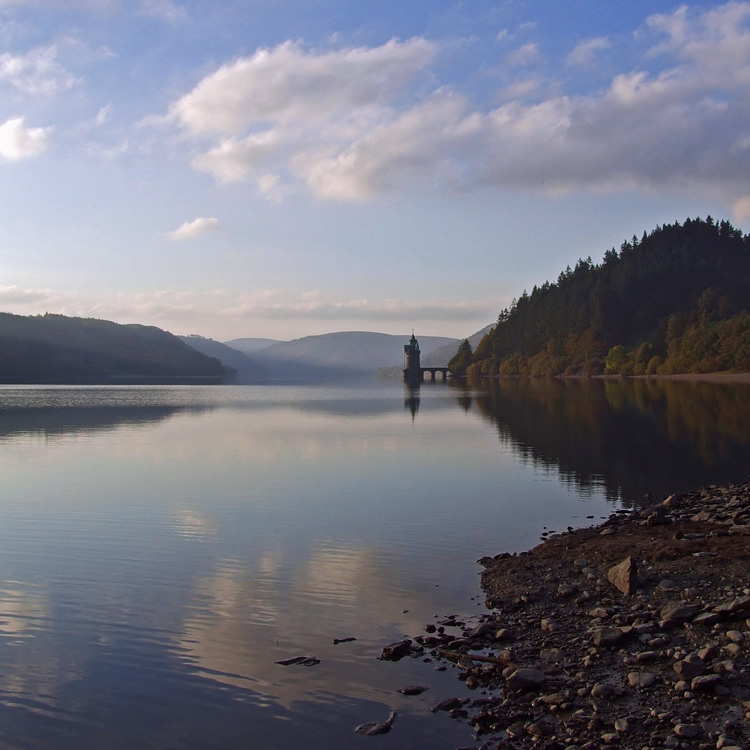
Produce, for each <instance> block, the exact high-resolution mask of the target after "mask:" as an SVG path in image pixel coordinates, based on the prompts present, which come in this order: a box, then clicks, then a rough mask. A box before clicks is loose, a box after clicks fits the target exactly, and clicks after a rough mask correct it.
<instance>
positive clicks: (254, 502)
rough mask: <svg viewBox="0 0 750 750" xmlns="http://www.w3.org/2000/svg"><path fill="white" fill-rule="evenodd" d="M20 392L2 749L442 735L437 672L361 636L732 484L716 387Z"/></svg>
mask: <svg viewBox="0 0 750 750" xmlns="http://www.w3.org/2000/svg"><path fill="white" fill-rule="evenodd" d="M675 386H677V387H675ZM28 391H29V392H28V393H26V392H25V391H24V390H23V389H16V391H14V392H12V393H9V390H8V389H3V388H0V435H2V436H4V437H3V444H2V447H3V450H2V451H0V474H2V477H3V489H4V492H3V495H2V497H1V498H0V570H3V571H4V578H5V579H6V583H5V584H3V585H2V586H0V722H1V723H2V724H3V726H4V727H6V728H7V732H6V734H7V736H9V737H10V738H11V739H10V741H9V742H6V743H5V745H7V746H8V747H30V746H33V747H38V748H48V747H49V748H51V747H55V748H61V747H70V748H74V747H80V746H88V747H97V746H99V747H103V746H106V747H114V748H126V747H133V746H149V747H178V746H185V745H187V744H190V743H192V744H193V745H194V746H198V745H199V744H200V743H203V744H204V745H205V746H211V747H216V746H219V745H221V746H223V747H227V748H234V747H246V746H248V744H252V743H253V741H256V743H257V739H258V737H259V736H262V737H263V744H264V746H265V747H267V748H269V749H270V748H277V749H279V750H281V749H285V748H288V747H293V746H297V745H302V744H304V745H305V746H306V747H309V748H312V750H323V749H324V748H325V749H326V750H327V748H338V747H348V746H349V744H354V743H355V742H356V743H359V742H360V739H359V738H358V737H355V736H354V735H353V733H352V729H353V727H354V726H355V725H356V724H358V723H361V722H363V721H373V720H376V719H378V718H381V717H383V718H384V717H385V716H386V715H387V713H388V709H387V707H389V706H394V707H396V708H398V709H399V712H400V715H399V720H398V724H397V729H398V731H396V729H394V732H392V733H391V734H390V735H388V737H387V738H384V741H385V742H386V743H387V745H388V747H389V748H406V747H427V746H430V747H435V748H436V750H437V749H438V748H451V747H459V746H466V745H468V744H471V740H470V737H469V736H467V735H465V734H461V733H462V732H464V731H465V727H463V728H462V727H461V726H459V725H458V724H456V723H454V722H450V721H449V720H447V721H440V720H439V718H436V717H432V716H431V714H430V713H429V706H430V705H432V704H433V703H435V702H437V701H438V700H440V699H442V698H445V697H449V695H452V694H454V693H455V680H454V678H453V677H452V676H451V675H450V674H449V675H443V674H442V673H436V672H432V671H431V670H430V669H429V667H426V666H425V665H424V664H422V663H421V662H418V661H413V660H403V661H402V662H400V663H399V665H398V667H397V668H394V666H393V665H391V664H388V663H385V662H381V661H379V660H377V659H376V658H375V657H376V655H377V654H378V653H379V652H380V649H381V648H382V646H383V645H384V644H385V643H388V642H390V641H394V640H398V639H399V638H400V637H401V636H402V635H403V634H404V633H411V634H414V633H415V632H418V631H419V630H420V629H421V628H422V626H423V625H424V624H425V623H426V622H427V621H430V620H432V619H433V618H434V617H435V616H436V615H441V616H443V615H445V614H447V613H449V612H452V611H459V612H461V613H462V614H467V613H468V614H470V613H471V612H472V611H474V612H476V611H479V610H476V609H475V608H476V605H477V602H476V601H471V597H475V596H476V597H477V598H478V599H479V598H481V597H480V596H479V590H478V587H477V572H478V568H477V565H476V559H477V558H478V557H480V556H481V555H484V554H496V553H498V552H501V551H506V550H507V551H519V550H521V549H524V548H528V547H529V546H531V545H532V544H533V543H535V542H536V540H537V539H538V536H539V533H540V531H541V530H542V527H543V526H548V527H549V528H557V529H561V528H564V527H565V525H567V524H568V523H572V524H579V525H584V524H586V523H587V520H586V517H587V516H588V515H595V516H598V515H600V514H602V513H604V512H607V511H608V510H610V509H611V507H612V501H613V500H614V499H616V498H620V497H623V498H624V499H625V501H626V502H631V501H637V499H638V497H639V496H640V495H642V494H643V492H645V491H647V490H648V491H651V492H653V493H654V494H658V493H659V492H660V491H661V490H660V487H661V485H663V486H664V492H665V493H666V492H668V491H672V490H674V489H678V488H679V486H681V485H687V486H689V487H692V486H694V485H698V484H706V483H709V482H713V481H723V480H724V479H727V478H730V477H729V474H731V473H732V472H734V471H735V470H738V469H739V470H741V472H743V474H744V473H746V472H747V466H746V464H745V462H744V459H745V457H746V456H747V448H748V436H749V434H750V424H748V420H750V415H748V414H747V410H746V409H744V408H743V406H744V404H745V403H746V399H747V397H748V395H750V394H748V392H747V390H746V389H743V388H737V386H732V387H731V388H729V389H721V388H718V389H717V388H715V387H707V388H703V387H696V386H695V384H666V383H650V382H644V383H622V382H619V381H618V382H612V381H608V382H600V381H567V382H560V381H552V382H550V381H541V380H539V381H503V382H500V383H497V384H496V385H495V386H494V387H492V388H489V389H463V390H462V389H456V388H451V387H450V386H449V385H444V384H442V383H437V384H423V385H422V387H421V388H419V389H416V390H408V389H407V390H404V388H403V386H402V384H401V383H394V384H391V386H390V387H375V388H371V389H365V390H363V391H361V392H359V391H357V392H355V391H354V390H352V389H349V390H347V389H338V390H336V389H325V388H321V389H312V388H287V389H274V388H253V387H247V388H224V389H218V388H217V389H210V388H194V389H186V388H183V389H177V388H174V389H169V388H164V389H110V390H103V389H99V390H97V389H91V391H89V390H87V389H79V390H73V389H48V390H42V389H28ZM24 398H26V401H25V402H24ZM40 435H43V436H49V435H52V436H54V438H55V439H54V440H51V441H48V440H46V439H45V440H40V439H38V438H39V436H40ZM498 435H499V436H500V441H498ZM30 436H31V437H30ZM21 582H22V583H21ZM348 637H355V638H356V639H357V640H356V641H352V642H347V643H344V644H338V645H334V643H333V640H334V638H348ZM302 654H314V655H315V656H317V657H318V658H320V659H321V663H320V664H319V665H317V666H315V667H310V668H305V667H301V668H300V667H298V668H294V667H288V668H285V667H282V666H279V665H278V664H275V662H276V661H278V660H280V659H283V658H287V657H291V656H297V655H302ZM409 683H421V684H429V685H430V686H431V691H430V692H429V693H427V694H426V695H425V697H424V698H421V697H420V698H405V697H403V696H400V695H399V694H397V693H395V688H396V687H399V686H403V685H405V684H409ZM40 717H43V718H44V721H42V720H41V719H40ZM427 717H429V718H427ZM459 735H460V736H459ZM82 738H83V740H84V741H82ZM185 738H190V742H188V741H187V740H186V739H185ZM5 739H6V737H4V740H5ZM361 741H362V743H364V744H371V742H372V741H371V740H369V739H367V738H363V739H362V740H361ZM378 742H379V741H378ZM364 744H363V746H364Z"/></svg>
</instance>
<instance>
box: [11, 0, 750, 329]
mask: <svg viewBox="0 0 750 750" xmlns="http://www.w3.org/2000/svg"><path fill="white" fill-rule="evenodd" d="M0 206H1V207H2V208H1V209H0V210H1V212H2V213H1V216H2V220H1V221H0V310H3V311H7V312H14V313H19V314H37V313H43V312H59V313H63V314H67V315H81V316H87V317H99V318H105V319H109V320H115V321H118V322H123V323H127V322H138V323H147V324H152V325H157V326H159V327H162V328H166V329H167V330H170V331H172V332H174V333H181V334H185V333H198V334H201V335H204V336H209V337H211V338H215V339H218V340H222V341H224V340H228V339H231V338H236V337H244V336H266V337H271V338H280V339H289V338H296V337H300V336H304V335H309V334H317V333H326V332H329V331H339V330H370V331H382V332H386V333H399V334H403V333H406V332H410V331H411V329H412V328H413V329H415V330H416V331H417V333H418V334H419V333H422V334H430V335H451V336H456V337H463V336H467V335H469V334H471V333H473V332H474V331H476V330H478V329H479V328H481V327H482V326H484V325H486V324H487V323H490V322H492V321H493V320H494V319H495V318H496V317H497V314H498V312H499V311H500V310H501V309H502V308H503V307H505V306H506V305H507V304H508V303H509V302H510V300H511V299H512V298H513V297H514V296H518V295H519V294H520V293H521V291H522V290H523V289H524V288H528V289H531V287H532V286H533V285H534V284H540V283H543V282H544V281H545V280H546V279H551V280H554V279H555V278H557V275H558V274H559V272H560V271H561V270H563V269H564V268H565V266H566V265H568V264H570V265H574V264H575V262H576V260H577V259H578V258H580V257H583V258H585V257H587V256H591V257H592V258H593V260H595V261H599V260H601V257H602V255H603V254H604V252H605V250H607V249H608V248H610V247H612V246H619V245H620V243H621V242H622V241H624V240H625V239H627V238H629V237H631V236H632V235H633V234H637V235H639V236H640V234H641V233H642V232H643V231H644V230H651V229H653V228H654V227H655V226H656V225H657V224H662V223H667V222H673V221H676V220H679V221H682V220H684V219H685V218H687V217H695V216H703V217H705V216H706V215H708V214H711V215H713V216H714V217H715V218H721V219H724V218H726V219H729V220H730V221H732V222H733V223H734V224H735V225H736V226H740V227H741V228H743V229H744V230H745V231H748V229H750V2H730V3H727V4H714V3H692V4H689V5H681V6H680V5H676V4H674V3H671V2H661V1H654V2H640V3H622V2H621V1H618V2H614V1H613V2H610V1H609V0H568V1H567V2H565V3H562V2H560V1H559V0H534V1H532V0H527V1H526V2H524V1H522V0H507V2H504V1H502V0H500V1H495V2H489V1H488V0H465V1H464V2H454V1H449V0H430V2H422V1H421V0H420V1H418V2H416V1H415V2H403V0H402V1H401V2H398V3H396V2H391V1H390V0H357V1H354V0H322V1H320V2H317V1H315V0H308V1H307V2H305V1H303V0H294V1H292V0H237V1H235V0H222V2H206V0H203V1H202V2H194V1H192V0H185V1H182V0H0Z"/></svg>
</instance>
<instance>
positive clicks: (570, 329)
mask: <svg viewBox="0 0 750 750" xmlns="http://www.w3.org/2000/svg"><path fill="white" fill-rule="evenodd" d="M748 310H750V237H748V236H747V235H745V234H743V232H742V231H741V230H739V229H737V228H735V227H733V226H732V225H731V224H730V223H729V222H727V221H721V222H718V223H717V222H715V221H714V219H713V218H712V217H711V216H708V217H707V218H706V219H700V218H697V219H687V220H686V221H685V222H684V223H682V224H680V223H679V222H676V223H674V224H665V225H663V226H657V227H656V229H654V230H653V231H652V232H651V233H649V234H647V233H646V232H644V233H643V235H642V237H641V238H640V239H639V238H638V237H636V236H635V235H634V236H633V237H632V239H631V240H628V241H626V242H623V243H622V245H621V246H620V249H619V251H618V250H616V249H615V248H612V249H611V250H608V251H607V252H605V253H604V257H603V259H602V261H601V263H598V264H597V263H594V262H592V260H591V258H590V257H589V258H587V259H585V260H579V261H578V262H577V263H576V265H575V267H574V268H572V269H571V268H570V267H569V266H568V268H566V269H565V270H564V271H563V272H562V273H560V275H559V276H558V278H557V281H556V282H549V281H546V282H545V283H544V284H542V285H541V286H535V287H534V288H533V289H532V291H531V293H528V292H527V291H525V290H524V292H523V294H522V295H521V296H520V297H519V298H517V299H514V300H513V301H512V303H511V304H510V306H509V307H507V308H506V309H504V310H502V311H501V312H500V314H499V315H498V319H497V324H496V325H495V326H494V328H493V329H492V330H491V331H490V332H489V333H488V334H487V335H486V336H485V337H484V338H483V339H482V341H481V342H480V343H479V344H478V345H477V347H476V351H473V352H472V351H471V347H468V349H467V345H468V342H464V343H463V344H462V346H461V348H460V349H459V352H458V353H457V354H456V357H454V358H453V359H452V360H451V363H450V366H451V369H452V371H453V372H454V373H456V374H467V375H470V376H471V375H474V376H491V375H498V374H508V375H598V374H621V375H644V374H660V373H669V374H672V373H683V372H684V373H690V372H716V371H743V372H744V371H750V315H749V314H748Z"/></svg>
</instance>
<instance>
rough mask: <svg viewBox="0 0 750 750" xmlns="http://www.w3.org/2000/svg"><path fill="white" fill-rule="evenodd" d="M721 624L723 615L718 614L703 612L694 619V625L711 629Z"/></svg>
mask: <svg viewBox="0 0 750 750" xmlns="http://www.w3.org/2000/svg"><path fill="white" fill-rule="evenodd" d="M719 622H721V615H720V614H719V613H718V612H701V613H700V614H699V615H696V616H695V617H694V618H693V625H703V626H704V627H711V626H712V625H716V624H717V623H719Z"/></svg>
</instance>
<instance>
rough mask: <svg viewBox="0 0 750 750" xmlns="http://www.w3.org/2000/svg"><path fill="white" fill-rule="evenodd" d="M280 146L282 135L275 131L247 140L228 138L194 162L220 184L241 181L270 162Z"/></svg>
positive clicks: (254, 135)
mask: <svg viewBox="0 0 750 750" xmlns="http://www.w3.org/2000/svg"><path fill="white" fill-rule="evenodd" d="M280 145H281V135H280V134H279V133H278V132H276V131H273V130H269V131H266V132H263V133H254V134H253V135H250V136H248V137H247V138H244V139H237V138H226V139H224V140H223V141H221V143H219V145H218V146H216V147H215V148H212V149H211V150H210V151H208V152H206V153H205V154H200V155H199V156H196V157H195V159H193V166H194V167H195V168H196V169H198V170H200V171H202V172H209V173H210V174H212V175H213V176H214V177H215V178H216V179H217V180H218V181H219V182H232V181H234V180H241V179H243V178H244V177H246V176H247V175H248V174H250V173H251V172H253V171H255V170H256V169H257V168H258V167H260V166H261V165H262V164H264V163H266V162H268V161H269V160H270V159H271V158H272V157H273V156H274V155H275V154H276V153H277V152H278V151H279V148H280Z"/></svg>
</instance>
